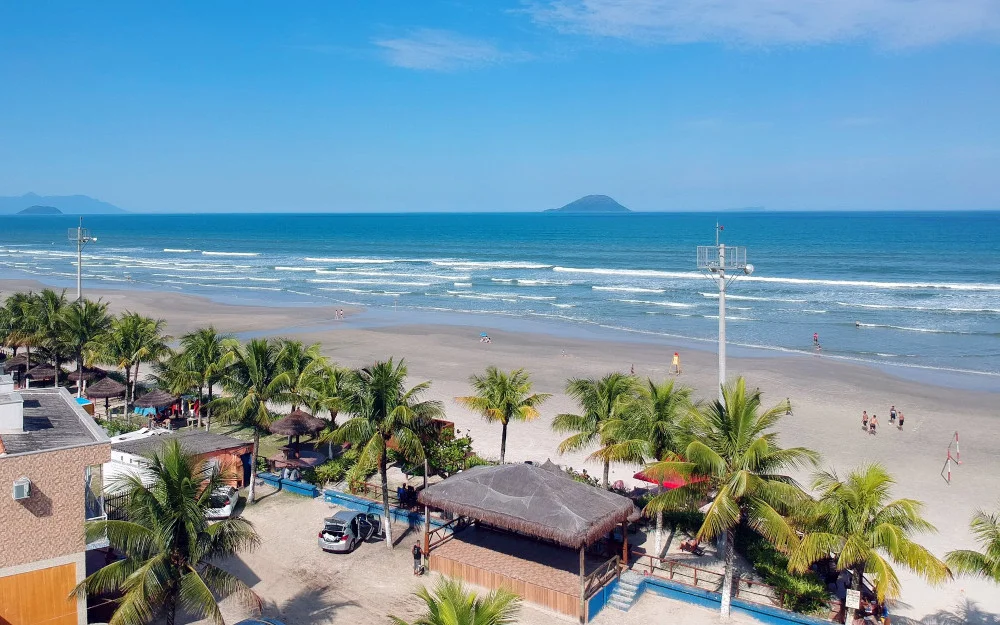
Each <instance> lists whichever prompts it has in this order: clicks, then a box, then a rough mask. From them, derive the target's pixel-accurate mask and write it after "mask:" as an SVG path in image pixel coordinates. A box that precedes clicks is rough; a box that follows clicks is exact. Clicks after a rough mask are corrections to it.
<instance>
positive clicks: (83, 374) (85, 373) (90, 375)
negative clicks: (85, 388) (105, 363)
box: [66, 367, 108, 382]
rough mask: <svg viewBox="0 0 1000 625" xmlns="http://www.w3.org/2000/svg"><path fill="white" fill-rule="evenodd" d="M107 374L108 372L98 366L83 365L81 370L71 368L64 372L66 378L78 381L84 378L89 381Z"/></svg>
mask: <svg viewBox="0 0 1000 625" xmlns="http://www.w3.org/2000/svg"><path fill="white" fill-rule="evenodd" d="M106 375H108V372H107V371H105V370H104V369H101V368H98V367H84V368H83V369H82V370H78V369H73V370H72V371H70V372H69V373H67V374H66V379H67V380H71V381H73V382H79V381H80V380H86V381H87V382H90V381H91V380H97V379H100V378H103V377H105V376H106Z"/></svg>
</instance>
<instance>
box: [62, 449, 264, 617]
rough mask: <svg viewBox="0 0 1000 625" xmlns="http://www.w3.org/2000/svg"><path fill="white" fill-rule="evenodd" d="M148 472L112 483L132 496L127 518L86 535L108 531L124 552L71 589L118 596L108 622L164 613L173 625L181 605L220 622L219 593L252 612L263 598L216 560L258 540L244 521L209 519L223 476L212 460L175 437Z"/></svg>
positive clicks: (93, 525)
mask: <svg viewBox="0 0 1000 625" xmlns="http://www.w3.org/2000/svg"><path fill="white" fill-rule="evenodd" d="M147 475H148V476H149V477H151V478H152V485H151V486H149V487H148V488H146V487H145V486H144V484H143V481H142V478H140V477H139V476H138V475H136V474H126V475H125V476H124V477H122V478H120V479H119V480H118V482H117V483H116V484H115V485H114V486H113V488H114V489H116V490H121V491H124V492H127V493H129V497H128V504H127V506H126V512H127V518H128V520H127V521H91V522H88V523H87V528H86V532H87V540H88V541H91V540H96V539H98V538H102V537H104V536H107V539H108V542H109V543H110V544H111V546H112V547H113V548H114V549H115V550H116V551H118V552H119V553H121V554H123V555H124V559H122V560H118V561H117V562H114V563H112V564H109V565H108V566H106V567H104V568H102V569H100V570H99V571H97V572H96V573H94V574H92V575H90V576H89V577H87V578H86V579H85V580H83V582H81V583H80V584H79V585H78V586H77V587H76V591H75V592H76V593H80V594H82V593H84V592H89V593H94V594H103V593H121V598H120V599H118V600H117V602H118V606H117V607H116V609H115V613H114V616H112V617H111V625H145V624H146V623H151V622H153V621H154V620H156V619H157V617H158V616H160V615H163V616H164V617H165V618H166V622H167V623H168V624H170V625H173V623H174V622H175V619H176V617H177V611H178V608H180V610H181V611H182V612H187V613H189V614H192V615H194V616H196V617H197V618H209V619H211V620H212V622H214V623H216V624H218V625H223V623H224V621H223V618H222V613H221V612H220V610H219V605H218V600H217V599H216V597H220V598H221V597H225V596H226V595H235V596H237V597H238V598H239V599H240V600H241V602H242V603H244V604H245V605H246V606H247V607H249V608H250V609H252V610H260V607H261V601H260V598H259V597H257V595H256V594H255V593H254V592H253V591H252V590H250V588H249V587H248V586H247V585H246V584H245V583H244V582H243V581H242V580H240V579H239V578H237V577H235V576H234V575H233V574H231V573H229V572H228V571H226V570H224V569H222V568H219V567H218V566H216V565H215V564H213V563H212V562H213V561H218V560H220V559H223V558H226V557H229V556H233V555H236V554H237V553H239V552H241V551H246V550H252V549H254V548H255V547H257V546H258V545H259V544H260V538H259V537H258V536H257V533H256V532H255V531H254V529H253V525H252V524H251V523H250V522H249V521H247V520H246V519H243V518H238V517H237V518H231V519H224V520H222V521H219V522H216V523H211V524H209V523H208V522H207V521H206V520H205V511H206V509H207V508H209V507H210V504H209V501H210V497H211V494H212V491H213V490H214V489H215V487H217V486H219V485H221V484H222V483H223V480H224V477H225V476H223V475H221V474H220V473H219V472H218V471H217V470H215V469H214V468H212V466H211V465H209V464H207V463H205V462H202V461H198V460H195V459H194V458H193V457H192V456H187V455H185V454H184V452H183V451H182V450H181V447H180V444H179V443H178V442H177V441H169V442H168V443H167V444H166V445H165V446H164V448H163V450H162V451H161V452H160V453H158V454H157V453H154V454H153V456H152V458H151V460H150V463H149V467H148V471H147Z"/></svg>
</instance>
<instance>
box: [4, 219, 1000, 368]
mask: <svg viewBox="0 0 1000 625" xmlns="http://www.w3.org/2000/svg"><path fill="white" fill-rule="evenodd" d="M717 220H718V221H719V222H720V223H721V224H722V225H723V227H724V230H723V232H722V241H723V242H725V243H726V244H727V245H737V246H745V247H746V248H747V258H748V261H749V262H750V263H752V264H753V265H754V266H755V271H754V273H753V275H751V276H739V277H737V278H736V279H735V280H734V281H733V282H732V283H731V284H730V285H729V287H728V289H727V304H728V305H727V321H728V323H727V335H728V341H729V343H730V344H731V345H735V346H743V347H747V348H763V349H769V350H776V351H780V352H788V353H813V343H812V336H813V333H814V332H815V333H818V334H819V336H820V343H821V345H822V353H823V354H824V355H825V356H830V357H835V358H842V359H846V360H854V361H859V362H868V363H875V364H883V365H893V366H902V367H913V368H920V369H926V370H928V371H934V370H941V371H951V372H971V373H978V374H989V375H998V374H1000V263H997V262H996V259H997V258H998V256H1000V212H993V211H963V212H945V211H940V212H930V211H912V212H858V211H851V212H836V213H834V212H784V211H766V210H765V211H742V210H732V211H723V212H720V213H704V212H698V213H693V212H691V213H675V212H657V213H652V212H633V213H629V214H623V215H569V214H551V213H374V214H357V213H355V214H348V213H321V214H317V213H301V214H273V213H246V214H232V213H214V214H183V213H170V214H140V213H130V214H127V215H93V216H87V217H85V224H84V225H85V226H86V227H87V228H89V229H90V230H91V232H92V234H93V235H95V236H97V237H98V239H97V241H96V242H95V243H91V244H89V245H88V246H87V247H86V249H85V251H84V281H85V289H86V288H88V287H89V288H97V287H109V288H143V289H155V290H164V291H174V292H181V293H190V294H193V295H201V296H207V297H212V298H214V299H220V300H223V301H226V300H230V301H232V300H238V301H240V302H242V303H257V304H265V305H275V304H282V305H337V304H341V305H345V306H350V305H355V306H364V307H366V308H371V309H395V310H403V311H406V310H412V311H426V312H442V313H456V314H486V315H500V316H503V317H505V318H509V317H514V318H523V319H536V320H545V321H549V322H553V323H561V324H570V325H576V326H581V327H599V328H605V329H609V330H618V331H624V332H629V333H634V334H635V335H637V336H640V337H643V336H645V337H650V338H657V340H660V339H669V338H677V339H682V340H685V341H699V342H708V341H712V340H714V339H715V338H716V336H717V331H718V312H717V308H718V288H717V286H716V284H715V283H714V282H713V281H712V280H710V279H708V278H707V277H706V276H705V275H704V274H703V273H702V272H699V271H698V270H697V268H696V264H695V249H696V247H697V246H698V245H711V244H713V243H714V240H715V239H714V227H715V223H716V221H717ZM76 223H77V217H75V216H69V215H64V216H17V217H8V218H6V219H5V228H4V233H3V235H2V236H0V276H2V277H4V278H33V279H37V280H40V281H43V282H49V283H54V284H67V283H72V281H73V280H75V271H76V267H75V256H76V254H75V246H74V244H72V243H70V242H69V240H68V238H67V235H66V231H67V228H70V227H74V226H75V225H76Z"/></svg>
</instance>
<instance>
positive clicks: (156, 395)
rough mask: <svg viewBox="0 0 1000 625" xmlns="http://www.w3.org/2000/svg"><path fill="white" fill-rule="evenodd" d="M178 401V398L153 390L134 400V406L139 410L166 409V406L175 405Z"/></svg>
mask: <svg viewBox="0 0 1000 625" xmlns="http://www.w3.org/2000/svg"><path fill="white" fill-rule="evenodd" d="M178 401H180V397H177V396H176V395H171V394H170V393H168V392H166V391H163V390H160V389H154V390H152V391H149V392H148V393H146V394H145V395H143V396H142V397H140V398H139V399H137V400H135V405H136V406H138V407H140V408H166V407H167V406H172V405H174V404H176V403H177V402H178Z"/></svg>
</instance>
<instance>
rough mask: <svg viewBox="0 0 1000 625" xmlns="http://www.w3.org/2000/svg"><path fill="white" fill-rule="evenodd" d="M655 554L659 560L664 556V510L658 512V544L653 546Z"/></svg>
mask: <svg viewBox="0 0 1000 625" xmlns="http://www.w3.org/2000/svg"><path fill="white" fill-rule="evenodd" d="M653 552H654V553H655V554H656V557H657V558H659V557H661V556H662V555H663V510H657V511H656V542H655V543H654V545H653Z"/></svg>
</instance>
